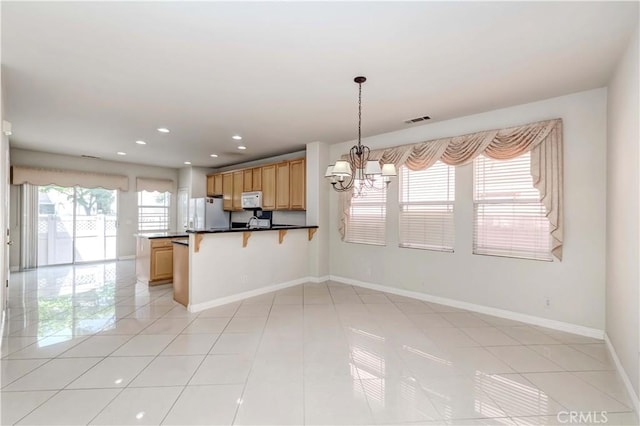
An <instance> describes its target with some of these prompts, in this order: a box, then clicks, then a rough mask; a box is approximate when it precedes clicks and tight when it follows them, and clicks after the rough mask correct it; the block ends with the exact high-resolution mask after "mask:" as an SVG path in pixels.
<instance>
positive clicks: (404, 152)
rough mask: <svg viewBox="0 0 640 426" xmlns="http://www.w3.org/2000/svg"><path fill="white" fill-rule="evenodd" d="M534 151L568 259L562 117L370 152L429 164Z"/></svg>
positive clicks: (556, 249) (536, 171) (388, 159)
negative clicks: (564, 228)
mask: <svg viewBox="0 0 640 426" xmlns="http://www.w3.org/2000/svg"><path fill="white" fill-rule="evenodd" d="M528 151H531V176H532V177H533V184H534V186H535V187H536V189H538V191H540V201H541V202H542V204H543V205H544V206H545V209H546V213H547V218H548V219H549V223H550V228H551V239H552V241H551V248H552V250H551V252H552V254H553V255H554V256H555V257H557V258H558V259H560V260H561V259H562V241H563V213H562V187H563V164H562V119H554V120H546V121H539V122H536V123H530V124H526V125H524V126H518V127H510V128H507V129H500V130H488V131H483V132H478V133H471V134H467V135H462V136H454V137H449V138H443V139H436V140H431V141H426V142H420V143H416V144H411V145H402V146H397V147H393V148H387V149H379V150H373V151H371V155H370V158H371V159H373V160H381V161H382V162H383V163H393V164H395V166H396V168H399V167H400V166H403V165H404V166H406V167H408V168H409V169H411V170H422V169H426V168H428V167H430V166H432V165H433V164H435V162H436V161H438V160H440V161H442V162H443V163H445V164H448V165H450V166H461V165H464V164H468V163H470V162H472V161H473V159H474V158H476V157H477V156H479V155H481V154H483V155H485V156H487V157H490V158H493V159H496V160H508V159H511V158H515V157H518V156H519V155H522V154H524V153H525V152H528ZM351 196H352V193H351V192H349V191H347V192H343V193H341V197H342V200H341V201H342V202H341V204H342V208H341V209H340V210H341V212H340V215H341V217H340V222H339V223H340V225H339V231H340V234H341V235H342V238H343V239H344V236H345V231H346V228H345V226H346V221H347V218H348V215H349V209H350V203H351Z"/></svg>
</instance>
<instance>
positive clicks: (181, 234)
mask: <svg viewBox="0 0 640 426" xmlns="http://www.w3.org/2000/svg"><path fill="white" fill-rule="evenodd" d="M133 236H134V237H139V238H149V239H154V238H186V237H188V236H189V234H187V233H186V232H147V233H144V232H141V233H139V234H133Z"/></svg>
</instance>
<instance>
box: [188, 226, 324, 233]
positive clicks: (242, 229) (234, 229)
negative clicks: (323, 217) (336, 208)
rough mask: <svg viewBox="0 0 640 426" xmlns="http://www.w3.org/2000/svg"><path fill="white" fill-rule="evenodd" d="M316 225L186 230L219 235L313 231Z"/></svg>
mask: <svg viewBox="0 0 640 426" xmlns="http://www.w3.org/2000/svg"><path fill="white" fill-rule="evenodd" d="M317 227H318V226H316V225H273V226H272V227H271V228H247V227H243V228H231V229H187V232H188V233H189V234H221V233H225V232H247V231H250V232H254V231H282V230H288V229H314V228H317Z"/></svg>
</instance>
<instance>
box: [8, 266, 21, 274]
mask: <svg viewBox="0 0 640 426" xmlns="http://www.w3.org/2000/svg"><path fill="white" fill-rule="evenodd" d="M18 271H20V267H19V266H15V265H14V266H10V267H9V272H18Z"/></svg>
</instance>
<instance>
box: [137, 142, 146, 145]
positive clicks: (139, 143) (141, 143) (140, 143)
mask: <svg viewBox="0 0 640 426" xmlns="http://www.w3.org/2000/svg"><path fill="white" fill-rule="evenodd" d="M136 143H137V144H138V145H146V144H147V143H146V142H145V141H136Z"/></svg>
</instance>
